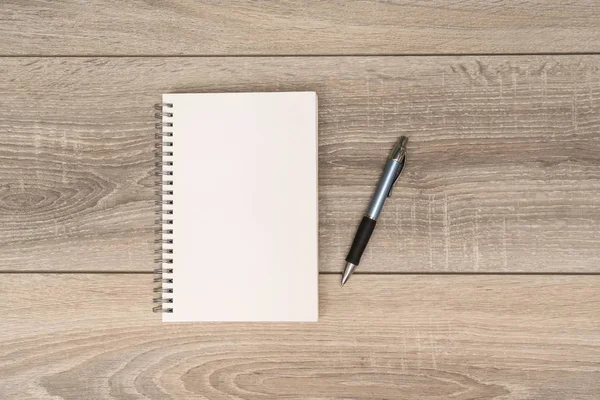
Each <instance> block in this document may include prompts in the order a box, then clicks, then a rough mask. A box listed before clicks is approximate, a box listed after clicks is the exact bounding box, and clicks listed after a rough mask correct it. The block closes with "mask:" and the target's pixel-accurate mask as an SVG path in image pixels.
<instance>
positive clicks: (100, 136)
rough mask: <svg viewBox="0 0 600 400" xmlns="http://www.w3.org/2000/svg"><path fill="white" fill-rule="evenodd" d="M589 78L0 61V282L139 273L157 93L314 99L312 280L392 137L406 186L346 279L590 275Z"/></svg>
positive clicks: (147, 262)
mask: <svg viewBox="0 0 600 400" xmlns="http://www.w3.org/2000/svg"><path fill="white" fill-rule="evenodd" d="M599 67H600V56H577V57H575V56H532V57H524V56H520V57H515V56H497V57H417V58H412V57H408V58H407V57H285V58H3V59H0V75H1V76H2V80H0V109H1V110H4V111H3V112H4V115H3V118H2V120H1V122H0V124H1V126H2V132H3V134H2V136H0V158H1V159H2V163H1V167H0V168H2V173H1V174H0V204H1V208H0V210H1V212H2V213H3V224H1V226H0V233H1V235H2V238H3V240H2V246H0V260H1V261H0V269H1V270H4V271H15V270H19V271H46V270H47V271H50V270H52V271H59V270H61V271H100V270H102V271H147V272H149V271H151V270H152V267H153V265H152V260H153V254H152V252H153V240H154V234H153V229H154V224H153V221H154V218H155V217H154V214H153V212H154V209H155V208H154V201H155V197H154V189H153V186H152V184H153V173H154V161H155V158H154V153H153V152H154V134H153V124H154V118H153V108H152V105H153V104H154V103H155V102H158V101H159V100H160V95H161V94H162V93H165V92H205V91H253V90H255V91H263V90H265V91H268V90H279V91H286V90H315V91H316V92H317V93H318V95H319V122H320V124H319V192H320V201H319V214H320V270H321V271H326V272H340V271H341V269H342V268H343V263H344V258H345V256H346V252H347V250H348V247H349V245H350V242H351V240H352V237H353V235H354V232H355V229H356V226H357V224H358V222H359V220H360V218H361V217H362V213H363V212H364V210H365V208H366V206H367V204H368V201H369V198H370V196H371V193H372V191H373V188H374V185H375V183H376V181H377V178H378V176H379V174H380V172H381V169H382V166H383V164H384V162H385V158H386V156H387V154H388V151H389V149H390V147H391V146H392V145H393V143H394V141H395V140H396V138H397V137H398V136H399V135H401V134H406V135H408V136H409V137H410V142H409V149H408V163H407V169H406V173H405V174H404V175H403V176H402V178H401V179H400V181H399V182H398V185H397V188H396V190H395V192H394V194H393V196H392V197H391V198H390V199H389V200H388V202H387V203H386V207H385V209H384V211H383V214H382V218H381V220H380V222H379V225H378V227H377V230H376V231H375V234H374V237H373V240H372V241H371V243H370V245H369V247H368V250H367V253H366V255H365V258H364V261H363V263H362V264H361V266H360V272H381V271H387V272H527V273H540V272H569V273H585V272H592V273H598V272H600V270H599V269H598V265H600V246H598V243H599V242H600V200H599V197H598V191H599V190H600V135H599V134H598V131H599V129H600V118H599V115H600V70H599ZM175 140H176V138H175ZM199 152H200V149H199Z"/></svg>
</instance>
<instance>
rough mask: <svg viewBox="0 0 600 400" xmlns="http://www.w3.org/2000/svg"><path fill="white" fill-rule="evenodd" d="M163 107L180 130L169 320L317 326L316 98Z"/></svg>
mask: <svg viewBox="0 0 600 400" xmlns="http://www.w3.org/2000/svg"><path fill="white" fill-rule="evenodd" d="M163 102H164V103H172V104H173V107H172V108H171V109H167V108H165V109H164V111H165V112H172V113H173V115H172V117H169V116H166V117H164V118H163V122H165V123H167V122H170V123H172V124H173V127H172V128H169V129H170V130H171V131H172V132H173V137H172V138H167V139H169V140H171V141H172V142H173V147H172V151H173V156H172V157H165V158H164V160H172V161H173V166H172V167H168V168H170V169H171V170H172V171H173V176H172V177H165V179H171V180H172V181H173V185H172V186H171V187H170V188H172V189H170V190H173V195H172V196H164V199H172V200H173V205H172V206H168V207H169V209H172V210H173V215H171V216H169V218H171V217H172V219H173V224H172V225H171V226H169V228H170V229H173V235H169V236H168V237H170V238H173V244H172V245H171V246H170V247H169V248H172V249H173V254H172V258H173V263H172V264H170V265H164V267H165V268H167V267H168V268H173V274H172V275H169V277H172V279H173V283H172V284H168V283H165V284H163V287H171V288H173V294H172V295H168V296H172V298H173V304H171V305H169V306H171V307H172V308H173V312H172V313H164V314H163V321H168V322H187V321H316V320H317V318H318V243H317V240H318V211H317V205H318V194H317V96H316V93H314V92H290V93H212V94H208V93H207V94H165V95H163ZM165 130H167V129H166V128H165ZM165 168H167V167H165ZM170 256H171V255H170ZM165 296H167V295H165Z"/></svg>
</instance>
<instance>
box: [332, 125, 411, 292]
mask: <svg viewBox="0 0 600 400" xmlns="http://www.w3.org/2000/svg"><path fill="white" fill-rule="evenodd" d="M406 142H408V138H407V137H406V136H400V138H399V139H398V142H397V143H396V146H394V148H393V149H392V152H391V153H390V156H389V157H388V161H387V163H386V164H385V168H384V170H383V174H381V178H379V182H378V183H377V188H376V189H375V193H374V194H373V197H372V198H371V202H370V203H369V208H368V209H367V212H366V214H365V216H364V217H363V219H362V221H361V222H360V225H359V226H358V230H357V231H356V236H354V240H353V241H352V246H351V247H350V251H349V252H348V256H346V268H345V269H344V274H343V275H342V286H344V284H345V283H346V282H347V281H348V279H349V278H350V275H352V273H353V272H354V270H355V269H356V267H357V266H358V264H359V263H360V258H361V257H362V255H363V252H364V251H365V248H366V247H367V243H369V239H370V238H371V234H372V233H373V230H374V229H375V225H376V224H377V218H379V214H381V209H382V208H383V203H385V199H386V198H387V197H390V196H391V195H392V188H393V187H394V184H395V183H396V181H397V180H398V178H399V177H400V174H401V173H402V170H403V169H404V163H405V161H406Z"/></svg>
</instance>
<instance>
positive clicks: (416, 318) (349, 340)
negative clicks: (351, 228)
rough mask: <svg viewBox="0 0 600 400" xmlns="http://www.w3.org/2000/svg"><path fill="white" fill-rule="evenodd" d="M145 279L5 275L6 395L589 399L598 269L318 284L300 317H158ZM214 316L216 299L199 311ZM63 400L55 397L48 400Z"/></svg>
mask: <svg viewBox="0 0 600 400" xmlns="http://www.w3.org/2000/svg"><path fill="white" fill-rule="evenodd" d="M151 285H152V283H151V276H150V275H149V274H148V275H145V274H141V275H140V274H137V275H128V274H62V275H52V274H49V275H45V274H31V275H29V274H3V275H2V279H0V293H2V296H3V298H5V299H7V305H8V306H7V307H5V308H4V311H3V324H2V330H1V332H0V376H2V379H1V380H0V397H1V398H3V399H45V398H53V399H76V400H79V399H88V400H93V399H109V398H110V399H134V398H150V399H169V398H179V399H196V398H203V399H204V398H206V399H231V398H235V399H248V400H250V399H267V398H269V399H272V398H288V399H342V398H353V399H382V398H388V399H400V398H410V399H440V400H441V399H448V398H453V399H457V400H466V399H483V398H485V399H498V400H500V399H502V400H509V399H514V400H516V399H545V400H552V399H561V400H562V399H580V400H584V399H590V400H591V399H596V398H597V395H598V393H599V392H600V338H599V337H598V331H599V330H600V312H599V311H598V310H600V277H599V276H579V277H574V276H519V277H510V276H492V277H490V276H488V277H486V276H386V277H382V276H364V275H359V276H355V277H353V280H352V281H351V282H350V283H349V284H348V286H347V287H344V289H340V288H339V286H338V277H337V276H321V280H320V320H319V322H318V323H307V324H264V323H262V324H231V323H227V324H175V325H168V324H161V323H160V322H159V317H158V316H157V315H154V314H152V313H151V312H150V311H149V309H150V306H151V298H150V297H151ZM206 306H207V307H208V306H210V305H206ZM53 396H54V397H53Z"/></svg>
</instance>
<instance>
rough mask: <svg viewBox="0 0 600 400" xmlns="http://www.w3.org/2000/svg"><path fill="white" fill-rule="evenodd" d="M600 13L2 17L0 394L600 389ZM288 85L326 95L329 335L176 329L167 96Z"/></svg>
mask: <svg viewBox="0 0 600 400" xmlns="http://www.w3.org/2000/svg"><path fill="white" fill-rule="evenodd" d="M599 21H600V3H598V2H596V1H586V0H581V1H571V2H564V1H560V0H550V1H543V0H524V1H518V0H501V1H494V2H485V1H472V0H468V1H461V2H443V1H440V0H434V1H429V2H426V1H418V0H409V1H395V0H393V1H343V0H333V1H309V0H303V1H241V0H233V1H229V2H217V1H192V0H173V1H146V0H133V1H125V2H123V1H116V0H106V1H104V0H103V1H100V0H90V1H76V0H58V1H50V0H38V1H18V0H4V1H0V221H1V223H0V296H2V298H3V299H4V304H5V306H4V308H3V314H2V315H3V317H2V319H1V321H2V322H1V324H0V399H2V400H4V399H7V400H13V399H17V400H28V399H36V400H37V399H53V400H81V399H86V400H88V399H89V400H94V399H102V400H104V399H118V400H125V399H127V400H130V399H210V400H213V399H244V400H246V399H248V400H253V399H276V398H286V399H316V400H326V399H327V400H331V399H394V400H396V399H410V400H420V399H426V400H434V399H435V400H442V399H443V400H446V399H457V400H475V399H486V400H487V399H493V400H526V399H527V400H529V399H544V400H559V399H560V400H563V399H573V400H575V399H577V400H596V399H598V398H599V397H598V396H599V395H598V394H599V393H600V311H599V310H600V269H599V267H598V266H599V265H600V246H599V245H598V244H599V243H600V200H599V196H598V193H599V190H600V134H599V132H600V117H599V116H600V54H599V52H600V23H599ZM584 53H586V54H584ZM486 54H487V56H486ZM511 54H512V55H511ZM178 55H183V56H186V57H176V56H178ZM259 55H262V56H263V57H256V56H259ZM302 55H305V56H307V57H302ZM327 55H329V56H327ZM469 55H470V56H469ZM61 56H64V57H61ZM189 56H206V57H189ZM220 56H223V57H220ZM236 56H240V57H236ZM265 56H272V57H265ZM281 56H285V57H281ZM286 90H314V91H316V92H317V93H318V95H319V225H320V232H319V244H320V251H319V263H320V271H321V272H322V273H321V275H320V294H319V302H320V320H319V322H318V323H314V324H162V323H161V322H160V316H159V315H156V314H153V313H152V312H151V311H150V310H151V307H152V305H153V304H152V300H151V297H152V289H153V286H154V284H153V283H152V278H153V276H152V274H151V271H152V269H153V267H154V265H153V259H154V255H153V251H154V249H155V247H154V246H155V245H154V243H153V242H154V239H155V236H154V233H153V229H154V220H155V215H154V210H155V206H154V201H155V200H156V197H155V195H154V188H153V181H154V179H153V176H154V175H153V174H154V161H155V157H154V141H153V137H154V129H153V124H154V122H155V121H154V119H153V114H154V110H153V109H152V106H153V104H154V103H156V102H158V101H159V100H160V95H161V94H162V93H166V92H219V91H286ZM401 134H405V135H408V136H409V137H410V142H409V149H408V163H407V169H406V172H405V174H404V175H403V176H402V178H401V180H400V181H399V184H398V187H397V188H396V190H395V192H394V195H393V196H392V198H390V199H389V200H388V202H387V203H386V207H385V209H384V212H383V215H382V218H381V220H380V222H379V224H378V227H377V230H376V232H375V234H374V237H373V239H372V241H371V243H370V245H369V248H368V250H367V253H366V255H365V257H364V258H363V262H362V263H361V265H360V267H359V271H358V273H357V274H356V275H355V276H353V277H352V279H351V280H350V282H349V284H348V285H347V286H346V287H344V289H340V288H339V286H338V285H339V284H338V282H339V278H340V276H339V274H337V273H339V272H341V269H342V267H343V263H344V261H343V260H344V257H345V255H346V251H347V250H348V246H349V245H350V242H351V240H352V236H353V234H354V230H355V229H356V225H357V224H358V222H359V220H360V218H361V215H362V213H363V212H364V209H365V207H366V205H367V202H368V200H369V197H370V195H371V192H372V190H373V186H374V184H375V182H376V179H377V177H378V175H379V173H380V172H381V168H382V166H383V163H384V160H385V157H386V155H387V152H388V150H389V148H390V147H391V145H392V144H393V143H394V141H395V140H396V138H397V137H398V136H399V135H401ZM406 273H416V274H406ZM430 273H431V274H430ZM448 273H450V274H448ZM486 273H493V275H485V274H486ZM451 274H456V275H451ZM516 274H520V275H516ZM200 306H207V307H209V306H210V305H200Z"/></svg>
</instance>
